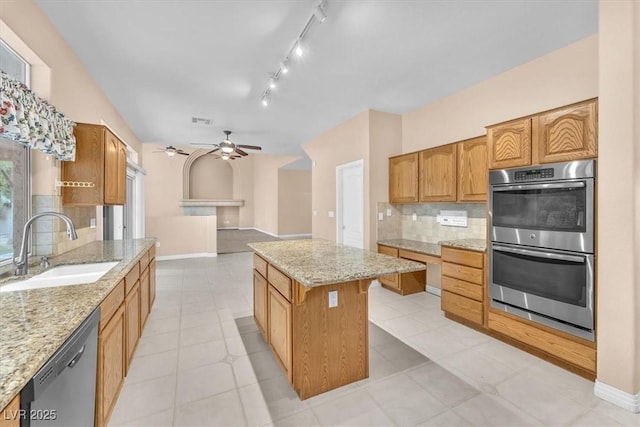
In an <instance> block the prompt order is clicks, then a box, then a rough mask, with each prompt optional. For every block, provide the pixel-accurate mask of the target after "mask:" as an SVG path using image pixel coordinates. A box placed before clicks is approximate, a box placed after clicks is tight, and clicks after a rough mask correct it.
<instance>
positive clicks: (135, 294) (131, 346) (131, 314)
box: [124, 280, 140, 373]
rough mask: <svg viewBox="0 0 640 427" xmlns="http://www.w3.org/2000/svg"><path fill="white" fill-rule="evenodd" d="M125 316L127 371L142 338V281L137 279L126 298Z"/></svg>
mask: <svg viewBox="0 0 640 427" xmlns="http://www.w3.org/2000/svg"><path fill="white" fill-rule="evenodd" d="M124 304H125V312H124V318H125V322H126V325H127V364H126V373H128V372H129V366H130V365H131V360H132V359H133V354H134V352H135V350H136V346H137V345H138V339H139V338H140V281H139V280H136V282H135V285H134V286H133V287H132V289H131V290H130V291H129V293H128V294H127V296H126V297H125V300H124Z"/></svg>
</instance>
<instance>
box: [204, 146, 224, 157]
mask: <svg viewBox="0 0 640 427" xmlns="http://www.w3.org/2000/svg"><path fill="white" fill-rule="evenodd" d="M219 149H220V148H219V147H218V148H214V149H213V150H211V151H209V152H208V153H205V156H206V155H207V154H211V153H215V152H216V151H218V150H219Z"/></svg>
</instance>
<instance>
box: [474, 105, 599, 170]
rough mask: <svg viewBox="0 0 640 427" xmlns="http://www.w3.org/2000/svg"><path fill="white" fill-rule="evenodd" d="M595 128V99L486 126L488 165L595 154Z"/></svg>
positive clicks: (534, 162) (508, 165) (524, 163)
mask: <svg viewBox="0 0 640 427" xmlns="http://www.w3.org/2000/svg"><path fill="white" fill-rule="evenodd" d="M597 128H598V101H597V99H591V100H588V101H584V102H580V103H577V104H572V105H568V106H565V107H561V108H556V109H554V110H550V111H546V112H543V113H539V114H535V115H533V116H530V117H525V118H521V119H516V120H511V121H509V122H505V123H500V124H496V125H493V126H488V127H487V147H488V152H489V154H488V155H489V169H502V168H511V167H519V166H530V165H538V164H543V163H553V162H562V161H570V160H577V159H588V158H595V157H597V155H598V131H597Z"/></svg>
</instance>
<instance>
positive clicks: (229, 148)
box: [220, 146, 233, 154]
mask: <svg viewBox="0 0 640 427" xmlns="http://www.w3.org/2000/svg"><path fill="white" fill-rule="evenodd" d="M220 150H221V151H222V152H223V153H225V154H229V153H233V148H232V147H227V146H225V147H222V148H221V149H220Z"/></svg>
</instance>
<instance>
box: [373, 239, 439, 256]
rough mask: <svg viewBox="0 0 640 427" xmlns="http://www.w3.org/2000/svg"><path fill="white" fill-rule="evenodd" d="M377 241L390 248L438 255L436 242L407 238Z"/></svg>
mask: <svg viewBox="0 0 640 427" xmlns="http://www.w3.org/2000/svg"><path fill="white" fill-rule="evenodd" d="M378 243H379V244H381V245H384V246H391V247H392V248H398V249H406V250H408V251H413V252H419V253H421V254H426V255H434V256H440V245H439V244H437V243H427V242H420V241H418V240H409V239H389V240H380V241H378Z"/></svg>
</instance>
